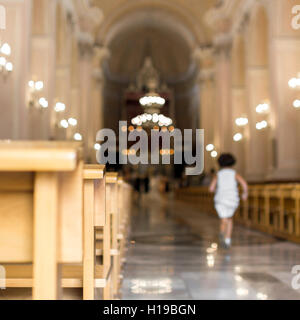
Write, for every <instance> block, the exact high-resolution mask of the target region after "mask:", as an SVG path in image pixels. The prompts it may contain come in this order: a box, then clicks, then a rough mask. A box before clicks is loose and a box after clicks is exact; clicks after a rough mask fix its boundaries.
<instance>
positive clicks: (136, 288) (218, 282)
mask: <svg viewBox="0 0 300 320" xmlns="http://www.w3.org/2000/svg"><path fill="white" fill-rule="evenodd" d="M218 223H219V221H218V219H217V218H216V217H215V216H212V215H208V214H206V213H204V212H201V211H200V210H199V208H196V207H195V206H193V204H191V203H183V202H178V201H174V200H173V199H166V198H162V197H160V196H158V195H156V196H154V195H149V196H148V197H147V198H144V199H142V200H141V201H140V203H139V205H136V206H135V208H134V215H133V218H132V226H131V238H130V241H129V247H128V251H127V254H126V264H125V268H124V280H123V285H122V290H121V292H122V299H155V300H156V299H160V300H168V299H201V300H202V299H251V300H252V299H261V300H266V299H297V300H298V299H300V289H298V290H296V289H293V287H292V279H293V277H295V274H292V273H291V270H292V268H293V266H295V265H300V245H297V244H293V243H290V242H287V241H281V240H278V239H275V238H273V237H270V236H268V235H265V234H263V233H260V232H256V231H252V230H249V229H246V228H243V227H240V226H237V225H236V226H235V227H234V235H233V245H232V248H231V249H229V250H225V249H219V248H218V245H217V239H218ZM299 268H300V267H299ZM294 282H295V281H294ZM296 283H297V281H296ZM298 283H299V286H300V279H299V280H298Z"/></svg>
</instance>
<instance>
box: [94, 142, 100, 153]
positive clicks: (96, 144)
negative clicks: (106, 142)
mask: <svg viewBox="0 0 300 320" xmlns="http://www.w3.org/2000/svg"><path fill="white" fill-rule="evenodd" d="M94 149H95V150H97V151H98V150H100V149H101V144H100V143H95V144H94Z"/></svg>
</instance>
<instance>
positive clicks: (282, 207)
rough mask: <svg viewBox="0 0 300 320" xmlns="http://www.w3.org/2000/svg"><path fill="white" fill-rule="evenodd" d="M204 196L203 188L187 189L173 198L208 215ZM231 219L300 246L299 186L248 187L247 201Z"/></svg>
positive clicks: (208, 204) (208, 196)
mask: <svg viewBox="0 0 300 320" xmlns="http://www.w3.org/2000/svg"><path fill="white" fill-rule="evenodd" d="M207 192H208V190H207V188H205V187H189V188H182V189H179V190H177V193H176V196H177V199H180V200H183V201H189V202H191V201H193V202H194V201H195V202H196V203H198V206H199V208H201V209H202V208H205V210H206V212H207V213H211V212H213V211H214V210H213V202H212V201H211V200H212V195H209V194H208V193H207ZM208 199H209V200H208ZM207 206H210V208H208V207H207ZM234 218H235V220H236V221H237V222H239V223H241V224H243V225H245V226H247V227H250V228H254V229H257V230H260V231H263V232H266V233H269V234H271V235H274V236H277V237H280V238H283V239H287V240H290V241H294V242H297V243H300V184H299V183H278V184H263V183H261V184H253V185H250V186H249V197H248V200H247V201H245V202H243V201H241V203H240V208H239V209H238V210H237V214H236V215H235V217H234Z"/></svg>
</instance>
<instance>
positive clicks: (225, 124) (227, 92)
mask: <svg viewBox="0 0 300 320" xmlns="http://www.w3.org/2000/svg"><path fill="white" fill-rule="evenodd" d="M230 54H231V37H230V36H229V34H220V35H218V36H217V37H216V38H215V78H216V116H217V117H216V125H217V128H216V133H217V137H216V141H217V144H218V146H219V151H221V152H230V151H231V149H232V108H231V101H230V100H231V61H230Z"/></svg>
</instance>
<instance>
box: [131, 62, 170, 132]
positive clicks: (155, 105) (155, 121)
mask: <svg viewBox="0 0 300 320" xmlns="http://www.w3.org/2000/svg"><path fill="white" fill-rule="evenodd" d="M159 87H160V79H159V73H158V71H157V70H156V69H155V68H154V66H153V63H152V60H151V58H150V57H147V58H146V59H145V61H144V65H143V67H142V69H141V70H140V72H139V73H138V76H137V89H139V90H142V89H143V88H146V90H147V91H148V93H146V94H145V95H144V96H143V97H141V98H140V99H139V103H140V105H141V106H142V107H143V109H144V113H143V114H140V115H138V116H136V117H134V118H133V119H131V123H132V124H133V125H137V126H145V127H157V126H160V127H168V126H170V125H171V124H172V123H173V121H172V119H171V118H169V117H166V116H165V115H163V114H162V113H161V109H162V108H163V106H164V105H165V103H166V100H165V99H164V98H163V97H161V96H160V95H159V94H158V93H157V91H158V90H159Z"/></svg>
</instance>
